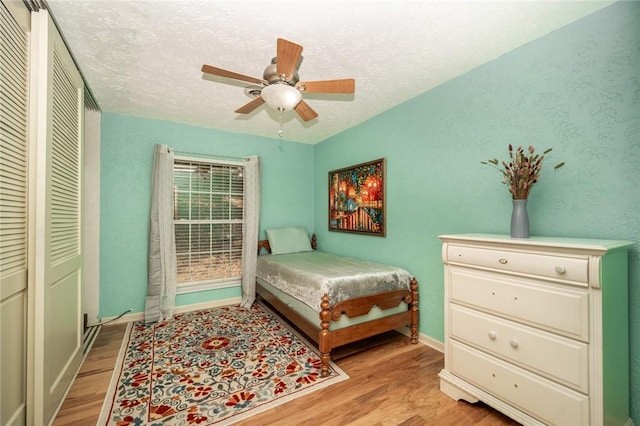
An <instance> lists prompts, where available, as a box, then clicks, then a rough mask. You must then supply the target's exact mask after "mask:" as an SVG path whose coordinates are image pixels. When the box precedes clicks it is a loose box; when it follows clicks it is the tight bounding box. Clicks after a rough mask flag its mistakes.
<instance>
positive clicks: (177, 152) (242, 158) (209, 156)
mask: <svg viewBox="0 0 640 426" xmlns="http://www.w3.org/2000/svg"><path fill="white" fill-rule="evenodd" d="M169 149H170V150H172V151H173V152H174V153H175V154H178V155H179V154H184V155H198V156H202V157H206V158H214V159H215V158H218V159H221V160H233V161H245V160H246V159H247V158H248V157H249V156H246V157H231V156H228V155H218V154H206V153H204V152H191V151H179V150H177V149H175V148H169Z"/></svg>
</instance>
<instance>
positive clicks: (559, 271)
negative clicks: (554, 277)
mask: <svg viewBox="0 0 640 426" xmlns="http://www.w3.org/2000/svg"><path fill="white" fill-rule="evenodd" d="M556 272H557V273H559V274H564V273H565V272H567V270H566V268H565V267H564V266H560V265H558V266H556Z"/></svg>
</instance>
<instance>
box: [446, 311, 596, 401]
mask: <svg viewBox="0 0 640 426" xmlns="http://www.w3.org/2000/svg"><path fill="white" fill-rule="evenodd" d="M450 315H451V317H450V324H451V337H452V338H454V339H457V340H461V341H463V342H465V343H468V344H470V345H472V346H475V347H477V348H479V349H481V350H483V351H486V352H490V353H492V354H494V355H496V356H498V357H500V358H503V359H505V360H507V361H509V362H513V363H517V364H518V365H520V366H521V367H523V368H525V369H527V370H532V371H534V372H536V373H539V374H541V375H544V376H545V377H547V378H549V379H551V380H553V381H555V382H558V383H561V384H563V385H566V386H569V387H571V388H573V389H575V390H577V391H580V392H583V393H588V392H589V349H588V346H587V345H586V344H585V343H582V342H578V341H575V340H571V339H568V338H566V337H561V336H557V335H554V334H550V333H547V332H544V331H540V330H537V329H534V328H531V327H527V326H524V325H521V324H517V323H514V322H512V321H508V320H503V319H500V318H496V317H493V316H490V315H486V314H483V313H481V312H478V311H474V310H472V309H467V308H464V307H462V306H456V305H451V312H450Z"/></svg>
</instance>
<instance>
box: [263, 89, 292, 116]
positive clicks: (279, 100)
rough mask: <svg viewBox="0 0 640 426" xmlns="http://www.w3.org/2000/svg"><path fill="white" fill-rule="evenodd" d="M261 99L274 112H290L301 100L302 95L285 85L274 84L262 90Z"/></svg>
mask: <svg viewBox="0 0 640 426" xmlns="http://www.w3.org/2000/svg"><path fill="white" fill-rule="evenodd" d="M260 96H262V99H264V101H265V102H266V103H267V105H269V106H270V107H271V108H273V109H275V110H276V111H281V112H282V111H290V110H292V109H293V108H295V106H296V105H298V104H299V103H300V101H301V100H302V93H300V91H299V90H298V89H296V88H295V87H293V86H289V85H288V84H287V83H274V84H270V85H269V86H267V87H265V88H263V89H262V92H261V93H260Z"/></svg>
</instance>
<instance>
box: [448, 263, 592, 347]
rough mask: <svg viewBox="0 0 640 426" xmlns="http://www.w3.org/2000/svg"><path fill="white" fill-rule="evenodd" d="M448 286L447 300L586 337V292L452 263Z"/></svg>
mask: <svg viewBox="0 0 640 426" xmlns="http://www.w3.org/2000/svg"><path fill="white" fill-rule="evenodd" d="M449 285H450V288H449V297H450V299H451V300H450V301H451V302H456V303H461V304H465V305H468V306H472V307H475V308H477V309H480V310H483V311H485V312H489V313H492V314H495V315H498V316H501V317H505V318H509V319H514V320H517V321H520V322H524V323H527V324H529V325H533V326H536V327H540V328H544V329H545V330H547V331H551V332H554V333H558V334H562V335H564V336H567V337H571V338H576V339H579V340H581V341H583V342H588V340H589V294H588V292H587V291H581V290H578V289H571V288H566V286H565V287H560V286H554V285H547V284H541V283H538V282H535V281H531V280H525V279H517V278H515V277H507V276H505V275H503V274H499V273H492V272H484V271H474V270H471V269H468V268H461V267H454V266H451V267H450V268H449Z"/></svg>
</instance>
